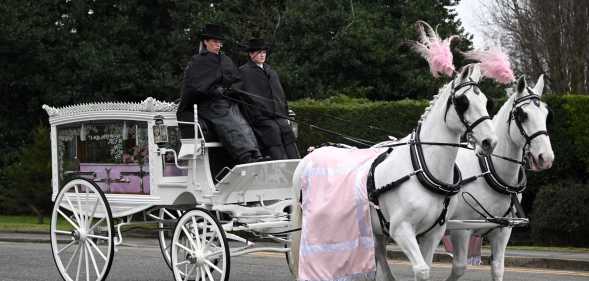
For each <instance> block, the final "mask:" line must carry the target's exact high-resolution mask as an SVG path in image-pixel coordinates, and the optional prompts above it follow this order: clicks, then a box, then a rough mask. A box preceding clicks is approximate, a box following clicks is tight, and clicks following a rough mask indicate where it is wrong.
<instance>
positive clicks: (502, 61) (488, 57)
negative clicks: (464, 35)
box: [464, 48, 515, 84]
mask: <svg viewBox="0 0 589 281" xmlns="http://www.w3.org/2000/svg"><path fill="white" fill-rule="evenodd" d="M464 56H465V57H466V58H467V59H471V60H476V61H480V62H481V63H480V67H481V74H482V75H483V76H484V77H488V78H491V79H493V80H495V81H497V82H499V83H501V84H509V83H511V82H513V81H515V76H514V75H513V70H512V69H511V63H510V62H509V57H507V55H506V54H505V53H504V52H502V51H501V50H500V49H498V48H491V49H487V50H473V51H469V52H466V53H464Z"/></svg>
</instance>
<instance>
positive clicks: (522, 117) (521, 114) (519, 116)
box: [514, 107, 528, 123]
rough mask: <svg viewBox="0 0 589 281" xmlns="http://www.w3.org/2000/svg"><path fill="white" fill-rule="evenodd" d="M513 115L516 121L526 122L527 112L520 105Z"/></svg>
mask: <svg viewBox="0 0 589 281" xmlns="http://www.w3.org/2000/svg"><path fill="white" fill-rule="evenodd" d="M514 116H515V120H517V122H519V123H523V122H526V120H528V114H527V113H526V112H525V111H524V110H523V109H522V108H521V107H518V108H517V109H516V110H515V113H514Z"/></svg>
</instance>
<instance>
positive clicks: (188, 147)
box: [178, 139, 202, 160]
mask: <svg viewBox="0 0 589 281" xmlns="http://www.w3.org/2000/svg"><path fill="white" fill-rule="evenodd" d="M180 144H181V146H180V151H179V152H178V159H179V160H188V159H194V152H195V151H197V149H202V147H196V146H201V143H200V142H199V143H198V144H195V141H194V139H180Z"/></svg>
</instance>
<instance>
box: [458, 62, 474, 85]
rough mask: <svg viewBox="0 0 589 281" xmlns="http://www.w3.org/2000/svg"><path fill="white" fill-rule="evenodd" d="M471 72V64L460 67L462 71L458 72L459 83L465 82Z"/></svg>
mask: <svg viewBox="0 0 589 281" xmlns="http://www.w3.org/2000/svg"><path fill="white" fill-rule="evenodd" d="M471 72H472V64H467V65H465V66H464V67H462V70H461V71H460V81H464V80H466V79H467V78H468V77H469V76H470V73H471Z"/></svg>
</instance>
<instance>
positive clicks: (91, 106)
mask: <svg viewBox="0 0 589 281" xmlns="http://www.w3.org/2000/svg"><path fill="white" fill-rule="evenodd" d="M43 109H44V110H45V111H46V112H47V114H48V115H49V117H66V116H74V115H77V114H83V113H93V112H96V113H99V112H105V111H126V112H176V110H177V109H178V104H176V103H173V102H165V101H159V100H157V99H155V98H152V97H148V98H146V99H145V100H144V101H142V102H140V103H136V102H99V103H82V104H76V105H68V106H64V107H52V106H49V105H46V104H44V105H43Z"/></svg>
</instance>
